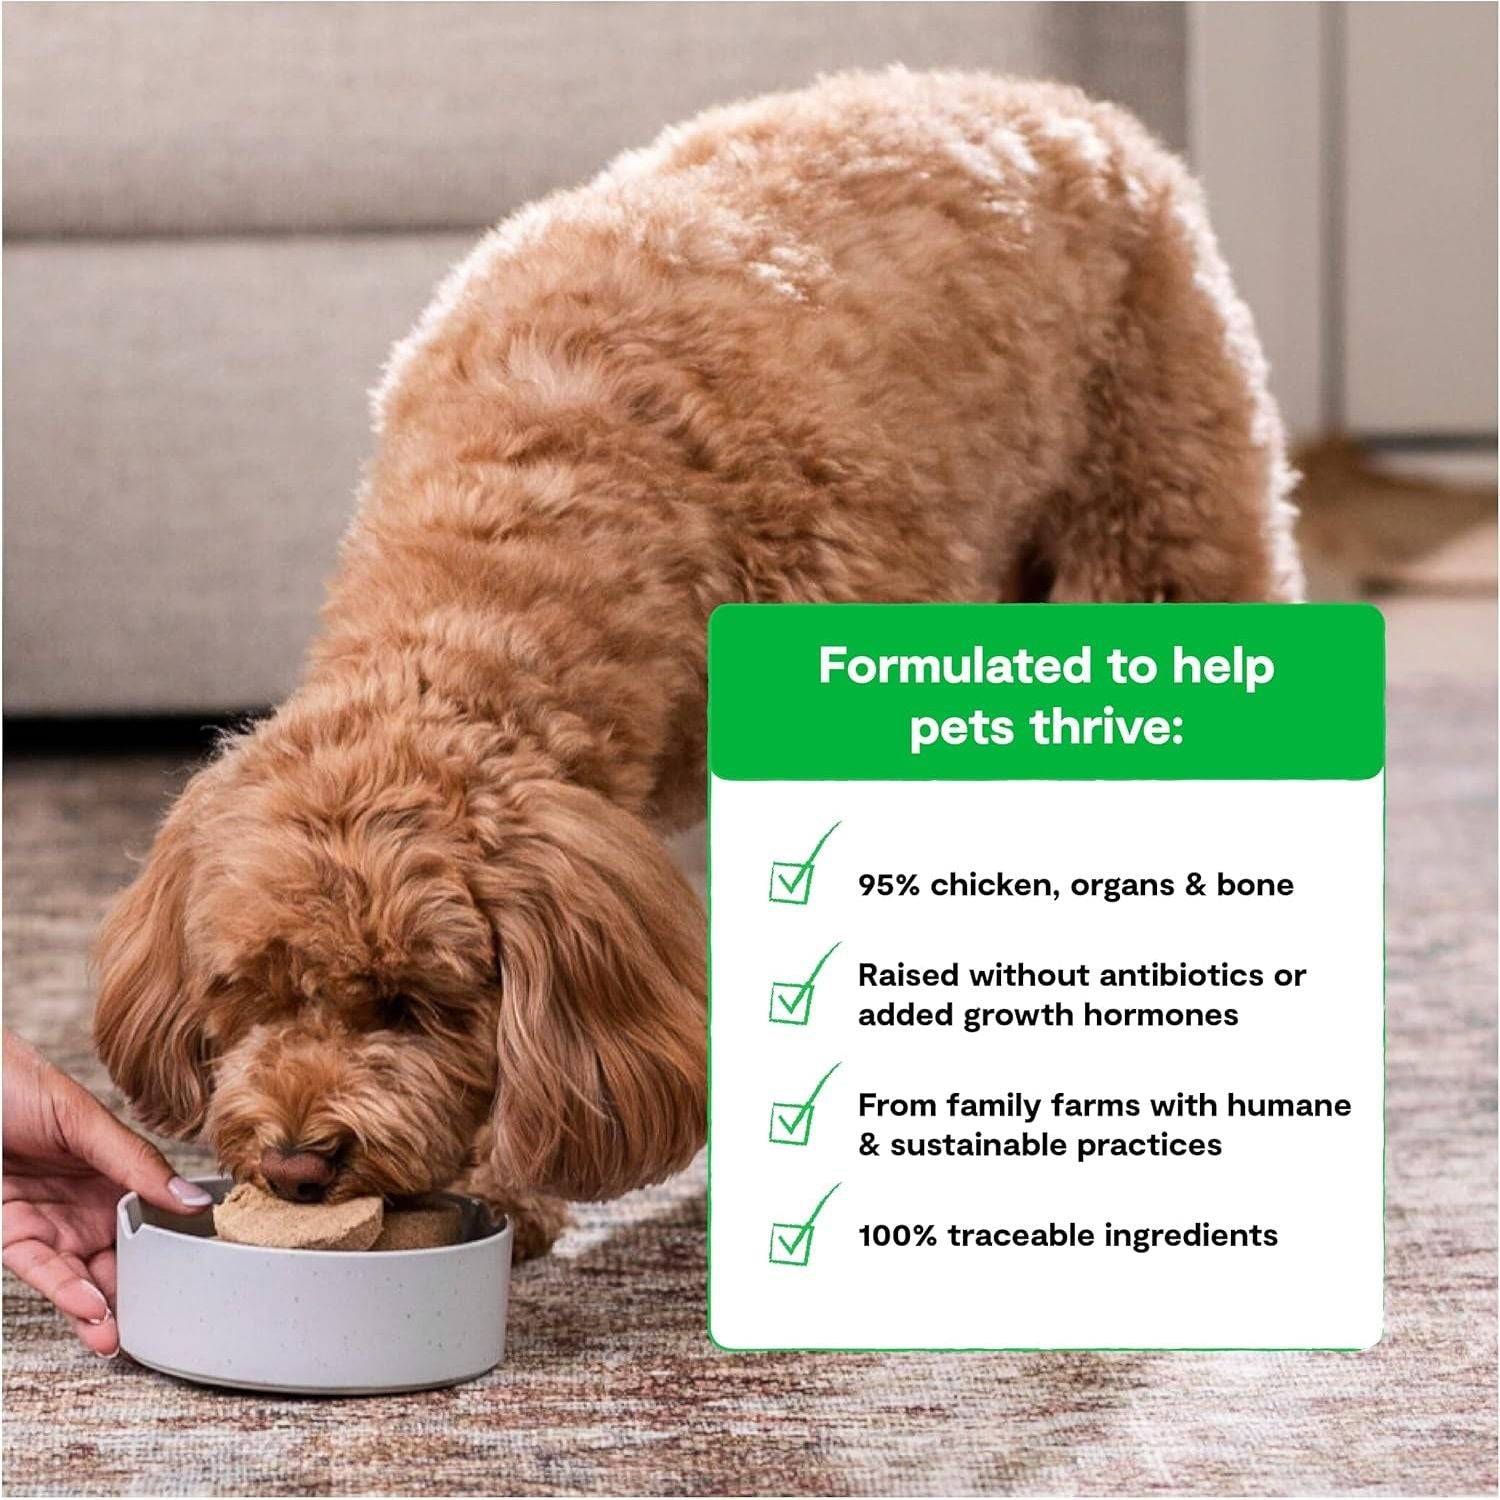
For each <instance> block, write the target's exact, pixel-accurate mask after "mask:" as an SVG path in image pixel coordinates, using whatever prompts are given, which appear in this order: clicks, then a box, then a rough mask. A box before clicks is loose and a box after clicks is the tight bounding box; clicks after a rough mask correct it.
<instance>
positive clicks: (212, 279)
mask: <svg viewBox="0 0 1500 1500" xmlns="http://www.w3.org/2000/svg"><path fill="white" fill-rule="evenodd" d="M471 238H472V237H471V236H470V235H468V234H459V235H448V236H444V235H424V236H351V237H347V238H311V237H308V238H301V239H287V240H255V241H240V240H222V241H197V242H175V241H170V240H158V241H144V242H140V243H130V244H108V243H91V242H87V241H83V242H77V243H73V244H66V243H61V244H35V245H30V244H27V245H11V246H9V247H8V248H7V250H6V255H5V325H6V326H5V365H6V370H5V373H6V380H5V496H6V518H5V529H6V535H5V644H6V662H5V665H6V672H5V706H6V709H7V710H8V711H10V712H12V713H66V712H84V713H104V712H110V711H116V710H119V711H132V712H163V711H184V710H191V711H195V712H196V711H200V710H202V711H210V710H215V709H238V708H244V707H254V706H257V705H260V704H264V703H269V702H272V701H274V700H275V699H276V698H278V697H279V696H281V695H282V694H283V693H284V692H285V691H286V690H287V688H288V687H289V686H290V685H291V683H292V681H293V678H294V677H295V674H296V671H297V667H298V663H299V660H300V658H301V655H302V650H303V647H304V645H305V644H306V642H307V640H308V638H309V636H310V635H311V633H312V631H313V629H314V626H315V624H316V620H317V611H318V606H319V603H320V601H321V597H322V583H323V579H324V578H325V577H326V576H327V574H328V573H329V571H330V570H331V568H332V567H333V564H334V559H335V555H336V551H337V543H338V538H339V536H340V534H341V533H342V531H343V529H344V527H345V525H346V524H347V522H348V519H349V516H350V514H351V512H352V509H353V504H354V501H353V497H354V492H355V488H356V486H357V484H358V482H359V474H360V463H361V460H362V459H363V458H364V457H365V456H366V455H367V454H368V452H369V449H370V442H371V440H370V438H369V436H368V431H369V422H368V415H367V402H366V395H365V392H366V388H367V387H368V386H370V385H371V384H373V383H374V381H375V378H376V376H377V374H378V372H379V369H380V365H381V362H382V360H383V359H384V357H385V353H386V349H387V346H388V345H389V343H390V342H391V340H392V339H393V338H395V337H396V336H397V335H399V334H401V333H402V332H404V331H405V330H406V329H407V328H408V327H409V326H410V325H411V323H412V322H413V321H414V319H415V317H416V314H417V312H418V311H419V310H420V308H421V307H422V306H423V304H424V303H425V302H426V300H427V297H428V295H429V293H430V291H431V288H432V285H433V283H434V282H435V281H436V280H437V278H438V277H439V276H440V275H441V274H442V273H443V271H444V270H445V269H446V268H447V267H448V265H449V264H450V263H452V262H453V261H455V260H457V259H458V258H459V257H460V256H461V255H462V254H463V253H464V252H465V251H466V250H467V249H468V248H469V245H470V243H471Z"/></svg>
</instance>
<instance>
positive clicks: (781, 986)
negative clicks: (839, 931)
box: [770, 943, 839, 1026]
mask: <svg viewBox="0 0 1500 1500" xmlns="http://www.w3.org/2000/svg"><path fill="white" fill-rule="evenodd" d="M838 946H839V945H838V944H837V943H835V944H834V945H833V947H832V948H830V949H829V950H828V952H827V953H825V954H824V955H823V956H822V958H820V959H819V960H818V962H817V966H816V967H815V968H814V969H813V971H812V973H811V974H809V975H808V976H807V978H806V979H804V980H803V981H802V983H801V984H798V983H797V981H796V980H795V979H793V980H785V979H778V980H775V981H774V982H773V983H772V985H771V1015H770V1019H771V1020H773V1021H775V1022H776V1023H777V1025H779V1026H806V1025H807V1023H808V1022H809V1021H810V1020H812V1002H813V981H814V980H815V979H817V977H818V975H819V974H820V973H822V971H823V965H824V964H826V963H827V962H828V960H829V959H830V958H832V957H833V955H834V953H835V952H836V951H837V949H838Z"/></svg>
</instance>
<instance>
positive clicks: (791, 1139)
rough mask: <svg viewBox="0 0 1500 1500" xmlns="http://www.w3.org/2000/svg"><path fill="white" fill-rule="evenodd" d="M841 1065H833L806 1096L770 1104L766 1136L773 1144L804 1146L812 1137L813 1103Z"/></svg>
mask: <svg viewBox="0 0 1500 1500" xmlns="http://www.w3.org/2000/svg"><path fill="white" fill-rule="evenodd" d="M841 1067H843V1064H842V1063H834V1065H833V1066H832V1067H831V1068H830V1069H829V1070H828V1071H827V1072H826V1073H825V1074H824V1075H823V1076H822V1077H821V1078H820V1079H819V1080H818V1082H817V1085H816V1087H815V1088H814V1089H813V1091H812V1093H810V1094H809V1095H808V1096H807V1098H805V1099H801V1100H798V1102H797V1103H795V1104H773V1105H772V1106H771V1133H770V1135H769V1136H768V1139H769V1140H770V1142H771V1144H772V1145H773V1146H805V1145H807V1144H808V1143H809V1141H810V1140H811V1138H812V1123H813V1105H814V1104H816V1103H817V1099H818V1095H819V1094H821V1093H822V1092H823V1085H824V1084H825V1083H827V1082H828V1080H829V1079H830V1078H832V1077H833V1075H834V1074H835V1073H837V1072H838V1070H839V1069H840V1068H841Z"/></svg>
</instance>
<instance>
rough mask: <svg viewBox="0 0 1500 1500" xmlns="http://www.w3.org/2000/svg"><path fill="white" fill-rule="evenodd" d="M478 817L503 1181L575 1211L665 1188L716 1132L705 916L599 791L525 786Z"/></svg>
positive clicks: (643, 835) (496, 1138) (498, 1168)
mask: <svg viewBox="0 0 1500 1500" xmlns="http://www.w3.org/2000/svg"><path fill="white" fill-rule="evenodd" d="M482 821H483V823H484V825H485V827H484V830H483V833H482V837H481V842H482V843H483V844H484V845H485V863H484V867H483V870H482V872H481V873H480V875H479V877H478V880H477V886H478V889H477V891H476V895H477V896H478V899H479V901H480V905H481V906H482V907H483V909H484V910H485V913H486V915H487V916H488V917H489V919H490V922H491V925H492V927H493V929H494V932H495V934H496V947H497V951H498V964H499V970H500V1013H499V1020H498V1080H497V1084H496V1091H495V1104H494V1116H493V1122H492V1123H493V1149H494V1163H493V1165H494V1170H495V1172H496V1174H497V1176H498V1178H499V1180H500V1181H501V1182H502V1183H503V1184H504V1185H505V1186H507V1187H510V1188H512V1189H515V1190H517V1191H532V1192H550V1193H556V1194H557V1195H559V1196H561V1197H565V1198H572V1199H575V1200H579V1199H581V1200H591V1199H599V1198H610V1197H614V1196H616V1195H617V1194H619V1193H623V1192H625V1191H627V1190H628V1189H630V1188H635V1187H642V1186H645V1185H646V1184H648V1183H652V1182H658V1181H660V1180H661V1179H662V1178H663V1177H665V1176H667V1174H668V1173H670V1172H673V1171H675V1170H677V1169H678V1168H679V1167H682V1166H685V1165H686V1164H687V1162H688V1161H689V1160H691V1158H692V1155H693V1153H694V1152H695V1151H696V1150H697V1149H698V1148H699V1146H701V1145H702V1144H703V1137H704V1132H705V1108H706V1095H707V1078H706V1049H707V1011H706V1005H705V1000H704V990H705V968H704V941H705V924H704V918H703V909H702V907H701V905H700V904H699V902H698V899H697V897H696V896H695V895H694V894H693V892H692V890H691V889H690V888H689V886H688V884H687V882H686V881H684V880H683V878H682V877H681V875H679V874H678V873H677V871H676V870H675V869H674V868H673V866H672V864H671V862H670V861H669V860H668V859H667V856H666V854H665V852H664V851H663V849H662V847H661V845H660V844H659V843H658V841H657V840H656V839H655V838H654V837H653V836H652V834H651V833H650V831H649V830H648V829H647V828H646V827H645V825H644V824H643V823H641V821H640V820H639V819H637V818H635V817H633V816H631V815H630V814H629V813H627V812H623V811H621V810H620V809H619V808H617V807H615V806H613V805H612V804H610V803H609V802H607V801H606V800H605V799H604V798H603V797H601V796H599V795H598V794H596V793H594V792H590V791H586V790H584V789H583V788H580V787H576V786H571V785H567V784H564V783H560V782H531V783H527V784H525V785H524V786H520V787H513V788H510V789H509V790H508V792H507V793H506V794H505V796H504V798H503V800H502V801H501V802H500V803H499V804H498V805H497V807H496V808H495V809H494V810H493V811H492V812H491V814H490V815H489V816H487V817H484V818H483V819H482Z"/></svg>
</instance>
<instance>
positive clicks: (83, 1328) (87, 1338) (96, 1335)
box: [68, 1318, 120, 1359]
mask: <svg viewBox="0 0 1500 1500" xmlns="http://www.w3.org/2000/svg"><path fill="white" fill-rule="evenodd" d="M68 1322H69V1323H70V1324H71V1325H72V1328H73V1332H74V1333H75V1334H77V1335H78V1341H79V1343H81V1344H82V1345H83V1347H84V1348H85V1349H88V1350H91V1351H92V1352H93V1353H95V1354H98V1355H102V1356H103V1357H104V1358H105V1359H113V1358H114V1357H115V1355H117V1354H118V1353H119V1352H120V1329H119V1325H118V1324H117V1323H116V1322H115V1320H114V1319H113V1318H110V1319H109V1320H108V1321H107V1322H104V1323H85V1322H83V1321H82V1320H81V1319H79V1318H69V1319H68Z"/></svg>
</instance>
